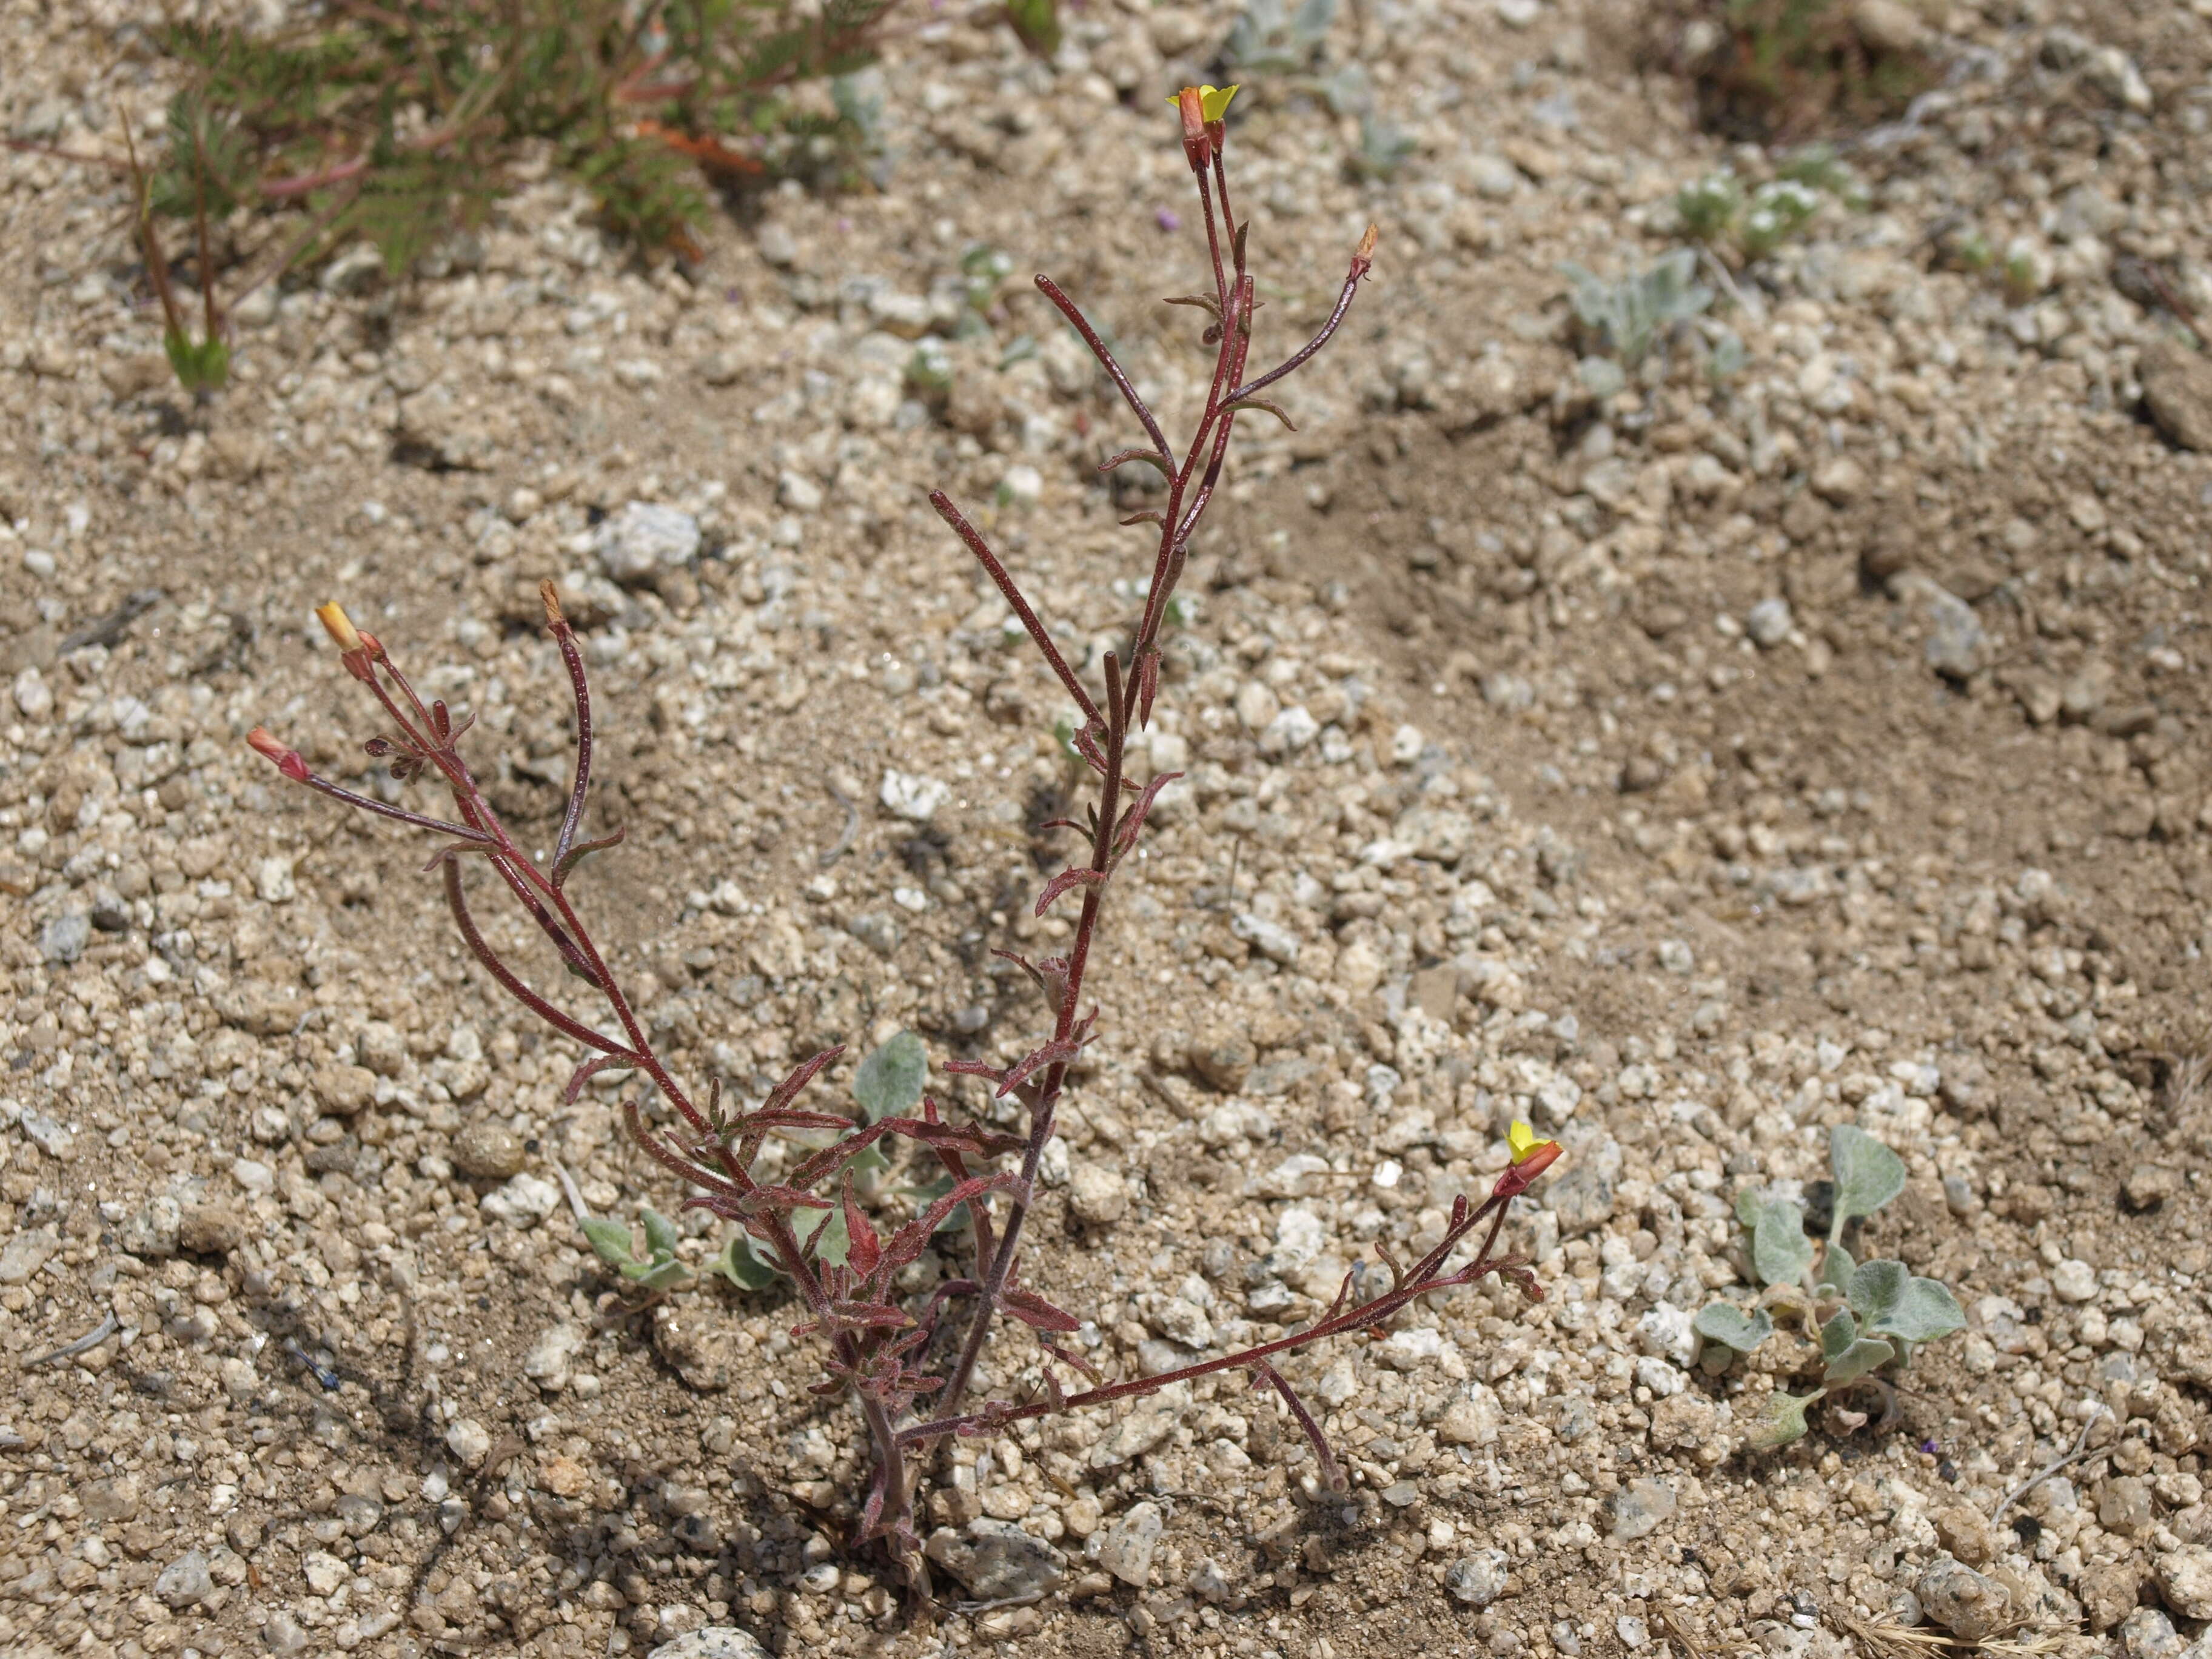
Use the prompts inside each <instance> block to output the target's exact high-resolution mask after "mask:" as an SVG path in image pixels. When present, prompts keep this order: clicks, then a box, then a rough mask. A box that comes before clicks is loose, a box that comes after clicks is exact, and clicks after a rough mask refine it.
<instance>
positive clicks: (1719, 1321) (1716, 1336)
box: [1692, 1302, 1774, 1353]
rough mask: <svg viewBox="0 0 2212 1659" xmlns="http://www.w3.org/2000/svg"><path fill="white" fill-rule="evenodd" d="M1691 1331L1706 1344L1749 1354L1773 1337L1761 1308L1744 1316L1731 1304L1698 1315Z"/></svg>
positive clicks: (1720, 1304)
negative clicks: (1710, 1343) (1711, 1343)
mask: <svg viewBox="0 0 2212 1659" xmlns="http://www.w3.org/2000/svg"><path fill="white" fill-rule="evenodd" d="M1692 1329H1694V1330H1695V1331H1696V1332H1697V1334H1699V1336H1702V1337H1704V1338H1705V1340H1706V1341H1708V1342H1717V1343H1719V1344H1720V1345H1721V1346H1723V1347H1726V1348H1733V1349H1735V1352H1738V1353H1749V1352H1752V1350H1753V1349H1754V1348H1756V1347H1758V1346H1759V1344H1760V1343H1762V1342H1764V1341H1765V1340H1766V1339H1767V1338H1768V1337H1770V1336H1771V1335H1773V1334H1774V1320H1773V1316H1771V1315H1770V1314H1769V1313H1768V1312H1767V1311H1766V1310H1765V1309H1764V1308H1753V1310H1751V1312H1750V1313H1748V1314H1746V1313H1745V1312H1744V1310H1742V1309H1741V1308H1739V1307H1737V1306H1736V1305H1735V1304H1734V1303H1732V1302H1716V1303H1713V1304H1711V1305H1710V1306H1708V1307H1706V1308H1705V1309H1702V1310H1700V1311H1699V1314H1698V1317H1697V1320H1696V1322H1695V1323H1694V1324H1693V1325H1692Z"/></svg>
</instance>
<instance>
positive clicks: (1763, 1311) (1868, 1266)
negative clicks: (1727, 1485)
mask: <svg viewBox="0 0 2212 1659" xmlns="http://www.w3.org/2000/svg"><path fill="white" fill-rule="evenodd" d="M1828 1159H1829V1163H1830V1164H1831V1166H1832V1168H1833V1170H1834V1171H1835V1199H1834V1203H1833V1205H1832V1211H1831V1217H1830V1220H1829V1225H1828V1236H1827V1237H1826V1239H1825V1240H1823V1241H1821V1242H1820V1245H1819V1247H1818V1249H1817V1250H1816V1249H1815V1246H1814V1241H1813V1240H1812V1239H1810V1238H1808V1237H1807V1236H1806V1233H1805V1212H1804V1208H1803V1206H1801V1205H1800V1204H1799V1203H1798V1202H1797V1200H1795V1199H1792V1198H1784V1197H1782V1196H1780V1195H1779V1194H1774V1193H1770V1192H1766V1191H1764V1190H1761V1189H1759V1188H1748V1189H1747V1190H1746V1191H1745V1192H1744V1193H1743V1194H1741V1196H1740V1197H1738V1198H1737V1200H1736V1206H1735V1214H1736V1219H1737V1221H1739V1222H1740V1223H1741V1224H1742V1226H1743V1230H1744V1231H1745V1233H1746V1234H1747V1236H1748V1237H1747V1249H1746V1253H1747V1255H1749V1256H1750V1258H1751V1266H1752V1271H1753V1273H1757V1274H1758V1275H1759V1283H1760V1284H1761V1285H1765V1287H1766V1289H1765V1294H1763V1295H1762V1296H1761V1297H1759V1304H1758V1305H1757V1306H1755V1307H1753V1308H1750V1309H1748V1310H1747V1309H1744V1308H1741V1307H1738V1306H1737V1305H1736V1304H1735V1303H1732V1302H1715V1303H1713V1304H1711V1305H1709V1306H1708V1307H1706V1308H1705V1309H1704V1310H1702V1311H1701V1312H1700V1313H1699V1315H1698V1317H1697V1321H1696V1329H1697V1333H1698V1334H1699V1336H1700V1337H1702V1338H1703V1339H1704V1340H1705V1352H1704V1355H1703V1358H1701V1360H1700V1362H1699V1363H1700V1364H1701V1365H1702V1366H1703V1368H1704V1369H1705V1370H1706V1371H1707V1372H1708V1373H1718V1372H1720V1371H1723V1370H1727V1369H1728V1367H1729V1365H1730V1364H1733V1363H1734V1362H1735V1358H1736V1357H1737V1356H1738V1355H1740V1354H1747V1353H1750V1352H1753V1351H1754V1350H1755V1349H1757V1348H1758V1347H1759V1345H1760V1344H1761V1343H1763V1342H1765V1340H1766V1339H1767V1338H1768V1337H1770V1336H1771V1335H1773V1334H1774V1331H1775V1323H1774V1316H1773V1314H1772V1312H1771V1311H1770V1310H1772V1309H1781V1310H1784V1312H1785V1316H1796V1317H1798V1318H1800V1319H1802V1321H1803V1328H1804V1330H1805V1334H1807V1335H1808V1337H1810V1338H1812V1339H1813V1340H1814V1341H1815V1342H1817V1343H1818V1344H1819V1346H1820V1386H1818V1387H1817V1388H1815V1389H1813V1391H1812V1392H1811V1393H1809V1394H1804V1395H1792V1394H1785V1393H1784V1392H1782V1391H1780V1390H1777V1391H1776V1392H1775V1393H1773V1394H1772V1395H1769V1396H1768V1397H1767V1403H1766V1407H1765V1411H1764V1413H1762V1415H1761V1416H1760V1418H1759V1421H1758V1423H1757V1424H1756V1425H1754V1426H1753V1430H1752V1432H1751V1434H1750V1436H1749V1437H1747V1440H1746V1442H1745V1443H1746V1444H1747V1445H1748V1446H1750V1447H1751V1448H1752V1449H1754V1450H1759V1451H1765V1450H1771V1449H1773V1448H1774V1447H1777V1446H1786V1445H1788V1444H1789V1443H1790V1442H1791V1441H1793V1440H1796V1439H1799V1438H1801V1437H1802V1436H1803V1435H1804V1433H1805V1413H1806V1411H1807V1409H1808V1407H1811V1406H1812V1405H1813V1404H1814V1401H1818V1400H1820V1399H1821V1398H1822V1397H1823V1396H1825V1395H1828V1394H1830V1393H1832V1392H1833V1391H1836V1390H1839V1389H1845V1388H1849V1387H1850V1386H1852V1385H1853V1384H1857V1383H1865V1384H1868V1385H1869V1386H1872V1387H1874V1388H1875V1389H1880V1390H1881V1394H1882V1397H1883V1403H1884V1407H1885V1411H1884V1418H1885V1420H1887V1417H1888V1416H1889V1415H1890V1413H1891V1412H1893V1409H1894V1391H1893V1389H1892V1388H1891V1386H1890V1383H1889V1381H1888V1377H1887V1373H1888V1372H1890V1371H1892V1370H1895V1369H1902V1368H1903V1367H1904V1366H1905V1364H1909V1363H1910V1362H1911V1358H1912V1351H1913V1349H1914V1347H1915V1346H1917V1345H1918V1344H1920V1343H1923V1342H1930V1341H1933V1340H1935V1339H1936V1338H1937V1337H1939V1336H1948V1335H1949V1334H1951V1333H1952V1332H1954V1331H1957V1330H1961V1329H1964V1328H1965V1327H1966V1314H1965V1313H1964V1312H1963V1311H1962V1310H1960V1306H1959V1302H1958V1298H1957V1297H1954V1296H1953V1295H1952V1294H1951V1292H1950V1291H1949V1290H1948V1289H1947V1288H1946V1287H1945V1286H1944V1285H1942V1283H1941V1282H1940V1281H1939V1280H1936V1279H1923V1278H1921V1277H1919V1276H1917V1275H1916V1274H1915V1273H1912V1272H1911V1270H1910V1269H1909V1268H1907V1267H1905V1264H1904V1263H1903V1262H1902V1261H1866V1262H1859V1261H1853V1260H1852V1259H1851V1255H1850V1251H1849V1250H1847V1249H1844V1230H1845V1229H1846V1228H1847V1227H1849V1226H1850V1224H1851V1222H1852V1221H1854V1220H1855V1219H1857V1218H1861V1217H1864V1216H1870V1215H1873V1214H1874V1213H1875V1212H1877V1211H1879V1210H1880V1209H1881V1208H1882V1206H1884V1205H1886V1204H1887V1203H1889V1202H1890V1201H1891V1200H1893V1199H1894V1198H1896V1196H1897V1195H1898V1194H1899V1193H1901V1192H1903V1191H1904V1190H1905V1163H1904V1160H1903V1159H1901V1158H1899V1157H1898V1155H1897V1154H1896V1153H1895V1152H1892V1151H1890V1149H1889V1148H1888V1147H1887V1146H1883V1145H1882V1144H1881V1142H1880V1141H1879V1140H1876V1139H1875V1138H1874V1137H1873V1136H1872V1135H1870V1134H1869V1133H1866V1131H1865V1130H1863V1129H1860V1128H1857V1127H1854V1126H1852V1125H1850V1124H1848V1123H1845V1124H1840V1125H1838V1127H1837V1128H1836V1129H1835V1130H1834V1132H1833V1133H1832V1134H1831V1135H1830V1136H1829V1139H1828Z"/></svg>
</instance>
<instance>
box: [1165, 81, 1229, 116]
mask: <svg viewBox="0 0 2212 1659" xmlns="http://www.w3.org/2000/svg"><path fill="white" fill-rule="evenodd" d="M1237 84H1238V86H1241V85H1243V82H1238V83H1237ZM1236 95H1237V87H1200V88H1198V108H1199V115H1200V118H1201V119H1203V120H1204V121H1206V123H1207V125H1212V123H1214V122H1216V121H1218V120H1219V119H1220V118H1222V117H1223V116H1225V115H1226V114H1228V113H1229V100H1231V99H1232V98H1234V97H1235V96H1236ZM1181 101H1182V94H1181V93H1175V94H1170V96H1169V98H1168V102H1170V104H1174V103H1180V102H1181Z"/></svg>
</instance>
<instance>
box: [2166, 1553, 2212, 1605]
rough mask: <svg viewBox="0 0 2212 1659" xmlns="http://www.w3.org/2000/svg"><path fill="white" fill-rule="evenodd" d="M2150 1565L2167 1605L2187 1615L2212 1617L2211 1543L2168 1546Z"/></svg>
mask: <svg viewBox="0 0 2212 1659" xmlns="http://www.w3.org/2000/svg"><path fill="white" fill-rule="evenodd" d="M2151 1568H2152V1571H2154V1572H2155V1573H2156V1574H2157V1575H2158V1589H2159V1594H2160V1595H2163V1596H2165V1598H2166V1606H2168V1607H2172V1609H2173V1610H2174V1611H2175V1612H2176V1613H2179V1614H2180V1615H2181V1616H2182V1617H2183V1618H2185V1619H2212V1547H2207V1546H2205V1545H2203V1544H2196V1545H2192V1546H2191V1547H2188V1548H2186V1549H2178V1550H2168V1551H2166V1553H2164V1554H2163V1555H2160V1556H2159V1557H2158V1558H2157V1559H2155V1560H2154V1561H2153V1562H2152V1564H2151Z"/></svg>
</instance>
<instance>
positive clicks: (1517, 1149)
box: [1505, 1118, 1558, 1164]
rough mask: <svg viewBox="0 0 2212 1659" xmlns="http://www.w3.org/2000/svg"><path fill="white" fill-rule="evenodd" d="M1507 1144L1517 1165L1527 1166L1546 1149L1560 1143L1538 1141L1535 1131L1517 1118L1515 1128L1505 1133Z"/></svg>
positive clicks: (1514, 1123) (1514, 1122)
mask: <svg viewBox="0 0 2212 1659" xmlns="http://www.w3.org/2000/svg"><path fill="white" fill-rule="evenodd" d="M1505 1144H1506V1146H1509V1147H1510V1148H1511V1149H1512V1152H1513V1161H1514V1162H1515V1163H1516V1164H1526V1163H1527V1162H1528V1160H1529V1159H1530V1158H1534V1157H1535V1156H1536V1154H1537V1153H1538V1152H1541V1151H1542V1150H1543V1149H1544V1148H1545V1147H1547V1146H1556V1145H1557V1144H1558V1143H1557V1142H1555V1141H1549V1140H1539V1139H1536V1132H1535V1130H1534V1129H1533V1128H1531V1127H1528V1125H1527V1124H1526V1123H1523V1122H1522V1121H1520V1120H1519V1119H1518V1118H1516V1119H1515V1120H1514V1121H1513V1127H1511V1128H1510V1129H1508V1130H1507V1131H1506V1132H1505Z"/></svg>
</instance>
